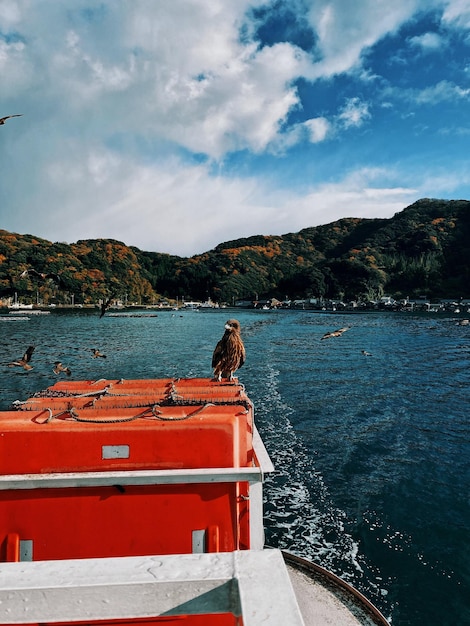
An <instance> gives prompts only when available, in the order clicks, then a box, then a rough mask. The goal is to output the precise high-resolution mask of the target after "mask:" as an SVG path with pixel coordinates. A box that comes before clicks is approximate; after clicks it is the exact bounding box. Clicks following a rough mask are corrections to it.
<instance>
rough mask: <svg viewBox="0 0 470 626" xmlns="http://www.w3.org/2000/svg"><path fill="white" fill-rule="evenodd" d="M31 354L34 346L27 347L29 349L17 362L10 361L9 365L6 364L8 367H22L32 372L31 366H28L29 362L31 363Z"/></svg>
mask: <svg viewBox="0 0 470 626" xmlns="http://www.w3.org/2000/svg"><path fill="white" fill-rule="evenodd" d="M33 352H34V346H29V348H28V349H27V350H26V352H25V353H24V354H23V356H22V357H21V359H18V361H12V362H11V363H8V367H14V366H15V365H17V366H18V367H22V368H23V369H25V370H32V369H33V366H32V365H30V364H29V362H30V361H31V357H32V355H33Z"/></svg>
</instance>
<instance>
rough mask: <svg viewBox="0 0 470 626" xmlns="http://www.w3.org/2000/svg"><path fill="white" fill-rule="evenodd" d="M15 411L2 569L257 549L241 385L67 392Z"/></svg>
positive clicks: (196, 382) (2, 456)
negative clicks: (25, 563)
mask: <svg viewBox="0 0 470 626" xmlns="http://www.w3.org/2000/svg"><path fill="white" fill-rule="evenodd" d="M149 396H150V398H149ZM149 399H150V401H149ZM17 408H18V409H20V410H16V411H5V412H2V413H0V479H3V480H0V482H1V483H2V485H1V489H0V561H6V560H13V561H14V560H22V559H23V560H24V559H26V560H27V559H34V560H48V559H67V558H90V557H107V556H128V555H144V554H180V553H190V552H193V551H205V552H217V551H228V552H229V551H233V550H239V549H246V548H249V547H250V521H249V517H250V516H249V478H247V477H246V476H247V474H244V472H251V471H252V469H253V464H254V461H253V456H254V455H253V443H252V434H253V411H252V406H251V404H250V402H249V400H248V398H247V397H246V395H245V392H244V390H243V387H242V386H240V385H238V384H237V383H230V384H229V383H227V384H220V383H214V382H213V381H209V380H207V379H192V380H189V379H188V380H184V381H180V380H171V379H165V380H163V381H162V380H156V381H155V380H151V381H96V382H93V381H64V382H60V383H57V384H56V385H54V386H52V387H49V388H48V389H46V390H44V391H43V392H41V393H39V394H37V396H34V397H32V398H29V399H28V400H26V401H25V402H23V403H19V404H18V406H17ZM224 468H225V469H224ZM143 475H144V480H143V481H142V480H141V479H142V476H143ZM64 476H65V477H66V479H67V480H68V481H69V482H68V483H67V484H66V485H65V486H63V483H61V482H60V480H62V478H63V477H64ZM97 476H98V479H97V478H96V477H97ZM100 476H101V478H99V477H100ZM148 476H150V478H148ZM57 477H59V478H58V479H57ZM61 477H62V478H61ZM69 477H72V478H69ZM90 477H91V478H90ZM57 480H59V483H57V482H54V481H57ZM22 553H23V555H22Z"/></svg>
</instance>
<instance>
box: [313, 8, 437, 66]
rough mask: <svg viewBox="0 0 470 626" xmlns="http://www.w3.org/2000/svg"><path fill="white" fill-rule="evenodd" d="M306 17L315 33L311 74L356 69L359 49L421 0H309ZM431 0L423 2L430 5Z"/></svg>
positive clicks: (394, 26) (402, 18)
mask: <svg viewBox="0 0 470 626" xmlns="http://www.w3.org/2000/svg"><path fill="white" fill-rule="evenodd" d="M307 4H308V5H309V13H308V17H309V21H310V24H311V26H312V27H313V29H314V30H315V32H316V33H317V35H318V46H317V48H318V50H317V51H318V54H319V55H320V60H319V61H318V62H317V63H316V64H315V66H314V68H313V70H312V78H318V77H328V76H333V75H335V74H341V73H343V72H349V71H351V70H353V69H355V68H356V69H358V68H359V66H360V60H361V54H362V52H363V51H364V50H365V49H366V48H368V47H369V46H372V45H373V44H375V43H376V42H377V41H379V40H380V39H381V38H382V37H383V36H384V35H386V34H389V33H393V32H395V31H396V30H397V29H398V28H399V27H400V26H401V25H402V24H403V22H404V21H406V20H408V19H410V18H411V17H412V16H413V15H414V13H415V12H416V10H417V9H418V8H420V7H422V8H425V6H426V3H425V1H424V0H395V1H394V2H390V1H389V0H356V1H355V2H344V1H343V0H309V1H308V2H307ZM432 4H433V0H431V2H428V3H427V8H430V7H431V5H432Z"/></svg>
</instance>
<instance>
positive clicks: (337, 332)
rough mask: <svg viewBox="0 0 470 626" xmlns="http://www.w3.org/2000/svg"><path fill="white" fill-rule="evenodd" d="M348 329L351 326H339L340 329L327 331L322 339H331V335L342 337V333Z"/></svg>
mask: <svg viewBox="0 0 470 626" xmlns="http://www.w3.org/2000/svg"><path fill="white" fill-rule="evenodd" d="M347 330H349V326H346V328H338V330H332V331H331V332H329V333H325V334H324V335H323V337H322V339H330V337H341V335H342V334H343V333H345V332H346V331H347Z"/></svg>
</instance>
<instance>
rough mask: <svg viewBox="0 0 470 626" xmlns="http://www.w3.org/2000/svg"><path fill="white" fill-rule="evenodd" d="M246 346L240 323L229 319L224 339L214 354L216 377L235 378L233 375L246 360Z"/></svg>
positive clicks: (219, 378)
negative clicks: (241, 334)
mask: <svg viewBox="0 0 470 626" xmlns="http://www.w3.org/2000/svg"><path fill="white" fill-rule="evenodd" d="M245 357H246V354H245V346H244V345H243V341H242V338H241V336H240V323H239V322H238V321H237V320H228V322H227V323H226V324H225V332H224V334H223V337H222V339H221V340H220V341H219V342H218V344H217V345H216V347H215V350H214V354H213V355H212V367H213V368H214V378H215V379H216V380H218V381H220V380H222V378H228V380H233V375H234V373H235V372H236V370H237V369H239V368H240V367H241V366H242V365H243V363H244V362H245Z"/></svg>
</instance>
